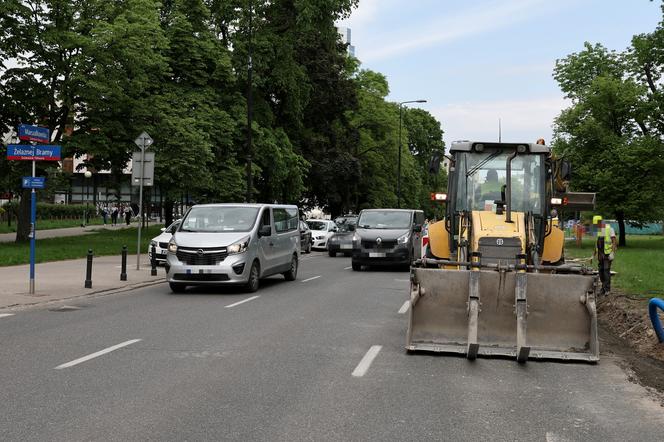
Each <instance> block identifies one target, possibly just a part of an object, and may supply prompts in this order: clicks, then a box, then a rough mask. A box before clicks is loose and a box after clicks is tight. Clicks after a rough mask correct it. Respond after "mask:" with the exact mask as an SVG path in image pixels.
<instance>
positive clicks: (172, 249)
mask: <svg viewBox="0 0 664 442" xmlns="http://www.w3.org/2000/svg"><path fill="white" fill-rule="evenodd" d="M168 251H169V252H171V253H175V252H177V251H178V245H177V244H175V241H171V242H169V243H168Z"/></svg>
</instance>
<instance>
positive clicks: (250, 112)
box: [245, 0, 254, 203]
mask: <svg viewBox="0 0 664 442" xmlns="http://www.w3.org/2000/svg"><path fill="white" fill-rule="evenodd" d="M253 9H254V5H253V0H249V43H248V47H247V51H248V53H249V64H248V66H247V194H246V196H245V202H247V203H250V202H251V200H252V191H251V190H252V188H253V177H252V171H251V162H252V155H253V144H252V140H251V135H252V133H251V132H252V130H251V125H252V122H253V119H254V96H253V60H252V55H253V54H252V52H253V48H252V44H251V43H252V42H251V40H252V32H253V30H252V25H253V15H254V10H253Z"/></svg>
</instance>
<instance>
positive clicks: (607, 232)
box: [604, 225, 613, 255]
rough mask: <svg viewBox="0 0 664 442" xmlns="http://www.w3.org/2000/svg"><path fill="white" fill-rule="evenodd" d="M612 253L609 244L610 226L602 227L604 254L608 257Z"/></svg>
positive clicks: (611, 247)
mask: <svg viewBox="0 0 664 442" xmlns="http://www.w3.org/2000/svg"><path fill="white" fill-rule="evenodd" d="M612 252H613V244H612V243H611V226H608V225H607V226H604V254H605V255H610V254H611V253H612Z"/></svg>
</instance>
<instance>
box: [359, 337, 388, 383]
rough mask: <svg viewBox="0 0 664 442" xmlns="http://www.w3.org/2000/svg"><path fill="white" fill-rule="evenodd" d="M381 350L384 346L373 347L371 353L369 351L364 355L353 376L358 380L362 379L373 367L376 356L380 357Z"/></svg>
mask: <svg viewBox="0 0 664 442" xmlns="http://www.w3.org/2000/svg"><path fill="white" fill-rule="evenodd" d="M381 348H383V346H382V345H372V346H371V348H370V349H369V351H367V353H366V354H365V355H364V357H363V358H362V360H361V361H360V363H359V364H357V367H355V370H353V376H355V377H356V378H361V377H362V376H364V375H365V374H366V373H367V371H368V370H369V367H371V363H372V362H373V360H374V359H376V356H378V353H379V352H380V349H381Z"/></svg>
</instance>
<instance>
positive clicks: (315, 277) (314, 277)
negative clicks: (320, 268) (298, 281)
mask: <svg viewBox="0 0 664 442" xmlns="http://www.w3.org/2000/svg"><path fill="white" fill-rule="evenodd" d="M318 278H320V275H318V276H312V277H311V278H307V279H303V280H302V282H309V281H313V280H314V279H318Z"/></svg>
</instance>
